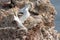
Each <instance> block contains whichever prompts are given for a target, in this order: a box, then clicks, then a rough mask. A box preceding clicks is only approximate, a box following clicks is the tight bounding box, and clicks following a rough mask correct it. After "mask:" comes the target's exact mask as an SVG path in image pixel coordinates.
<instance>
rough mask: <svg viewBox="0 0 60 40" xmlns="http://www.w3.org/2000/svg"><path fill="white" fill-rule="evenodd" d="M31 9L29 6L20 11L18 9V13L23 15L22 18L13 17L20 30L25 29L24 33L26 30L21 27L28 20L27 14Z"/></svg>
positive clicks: (28, 14)
mask: <svg viewBox="0 0 60 40" xmlns="http://www.w3.org/2000/svg"><path fill="white" fill-rule="evenodd" d="M30 8H31V4H29V3H28V4H26V5H25V7H23V8H22V9H19V12H21V13H23V15H22V17H21V18H19V17H18V16H15V15H14V20H15V21H16V22H17V24H18V27H20V28H21V29H25V30H26V31H28V30H27V28H26V27H25V26H24V25H23V23H24V21H26V20H27V19H28V17H29V16H30V13H29V9H30Z"/></svg>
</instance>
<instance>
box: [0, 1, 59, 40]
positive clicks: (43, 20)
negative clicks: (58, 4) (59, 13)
mask: <svg viewBox="0 0 60 40" xmlns="http://www.w3.org/2000/svg"><path fill="white" fill-rule="evenodd" d="M5 1H6V0H5ZM9 1H10V0H9ZM9 1H7V2H6V3H8V2H9ZM14 1H15V4H16V5H15V6H16V7H12V8H7V7H8V6H6V7H5V5H4V2H3V1H1V3H0V6H1V7H0V40H59V39H58V33H57V31H56V30H55V29H54V28H55V23H54V21H55V13H56V10H55V8H54V6H53V5H52V4H51V2H50V0H14ZM2 2H3V3H2ZM29 2H30V3H32V4H31V6H32V7H31V8H30V10H29V12H30V14H31V15H30V17H29V18H28V19H27V20H26V21H25V22H24V23H23V24H24V26H26V28H27V29H28V32H27V33H26V32H25V31H24V30H19V29H20V28H18V27H17V24H16V22H15V21H13V20H14V17H13V15H14V14H13V15H12V14H11V13H13V11H12V10H13V9H14V10H15V11H14V12H18V11H17V10H19V9H21V8H23V7H24V5H25V4H26V3H29ZM22 15H23V14H20V15H18V16H19V17H21V16H22Z"/></svg>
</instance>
